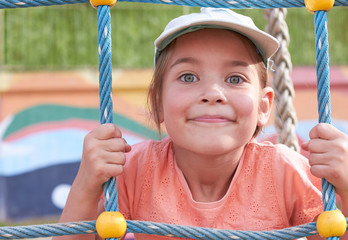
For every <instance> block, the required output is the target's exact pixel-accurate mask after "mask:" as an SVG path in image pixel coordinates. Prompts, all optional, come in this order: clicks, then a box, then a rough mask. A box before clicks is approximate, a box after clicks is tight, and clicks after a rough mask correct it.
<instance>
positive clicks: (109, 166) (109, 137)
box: [74, 123, 131, 198]
mask: <svg viewBox="0 0 348 240" xmlns="http://www.w3.org/2000/svg"><path fill="white" fill-rule="evenodd" d="M130 150H131V146H130V145H128V144H127V142H126V141H125V140H124V139H123V138H122V133H121V131H120V129H119V128H117V127H116V126H115V125H114V124H110V123H107V124H102V125H100V126H99V127H98V128H96V129H95V130H93V131H91V132H90V133H89V134H87V135H86V137H85V140H84V143H83V153H82V160H81V165H80V169H79V172H78V174H77V176H76V179H75V182H74V184H77V185H79V186H80V188H82V189H83V191H85V193H86V194H88V196H89V197H96V198H97V197H98V198H99V197H100V196H101V194H102V192H103V184H104V183H105V182H106V181H107V180H108V179H109V178H111V177H115V176H118V175H120V174H121V173H122V172H123V165H124V164H125V162H126V156H125V153H126V152H129V151H130ZM82 189H81V190H82Z"/></svg>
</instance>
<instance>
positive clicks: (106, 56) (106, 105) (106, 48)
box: [97, 6, 118, 211]
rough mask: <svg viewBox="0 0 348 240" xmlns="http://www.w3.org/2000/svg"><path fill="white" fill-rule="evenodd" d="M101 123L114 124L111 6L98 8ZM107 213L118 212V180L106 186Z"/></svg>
mask: <svg viewBox="0 0 348 240" xmlns="http://www.w3.org/2000/svg"><path fill="white" fill-rule="evenodd" d="M97 18H98V53H99V98H100V123H101V124H104V123H112V122H113V105H112V64H111V24H110V21H111V15H110V6H99V7H98V15H97ZM104 198H105V210H106V211H118V202H117V188H116V178H115V177H113V178H110V179H109V180H108V181H107V182H106V183H105V184H104Z"/></svg>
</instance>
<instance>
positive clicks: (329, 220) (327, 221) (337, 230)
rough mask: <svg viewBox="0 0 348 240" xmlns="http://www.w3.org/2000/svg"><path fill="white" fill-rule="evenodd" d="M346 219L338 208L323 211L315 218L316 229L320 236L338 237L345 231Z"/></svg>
mask: <svg viewBox="0 0 348 240" xmlns="http://www.w3.org/2000/svg"><path fill="white" fill-rule="evenodd" d="M346 229H347V221H346V218H345V217H344V215H343V214H342V212H341V211H340V210H338V209H337V210H332V211H324V212H322V213H320V215H319V217H318V220H317V230H318V233H319V235H320V236H321V237H324V238H328V237H340V236H343V234H344V233H345V232H346Z"/></svg>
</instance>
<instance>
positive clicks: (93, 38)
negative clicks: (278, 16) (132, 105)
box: [0, 2, 348, 70]
mask: <svg viewBox="0 0 348 240" xmlns="http://www.w3.org/2000/svg"><path fill="white" fill-rule="evenodd" d="M187 10H188V11H190V12H192V11H198V10H199V8H183V7H181V6H167V5H158V4H144V3H125V2H120V3H117V4H116V6H115V7H113V8H112V10H111V15H112V18H111V20H112V22H111V26H112V54H113V57H112V62H113V67H117V68H142V67H151V66H152V64H153V51H154V50H153V41H154V39H155V38H156V37H157V36H158V35H159V34H160V33H161V30H162V29H163V28H164V26H165V25H166V23H167V22H168V21H169V20H170V19H172V18H174V17H176V16H179V15H181V14H182V13H183V12H184V11H187ZM3 11H4V12H3V14H2V15H0V17H2V18H3V22H4V23H3V25H4V26H3V28H4V30H3V32H4V34H3V35H4V36H3V38H4V39H2V41H0V43H3V47H2V48H1V47H0V49H3V50H2V51H3V52H4V53H3V55H4V56H2V57H1V58H0V61H1V59H3V60H2V61H3V62H2V63H0V65H3V66H4V67H5V68H9V69H15V70H16V69H17V70H27V69H69V68H83V67H92V68H97V67H98V66H97V65H98V55H97V19H96V18H97V17H96V15H97V13H96V10H95V9H94V8H92V7H91V6H90V4H88V3H87V4H75V5H64V6H52V7H37V8H25V9H6V10H3ZM238 12H241V13H244V14H247V15H250V16H252V18H253V19H254V21H255V22H256V24H257V25H258V27H260V28H261V29H264V28H265V25H266V20H265V18H264V14H263V10H254V9H252V10H238ZM328 16H329V41H330V63H331V64H333V65H343V64H348V57H347V56H346V54H344V53H346V52H348V44H347V40H348V31H347V30H348V29H347V28H348V25H347V24H345V23H346V22H347V21H348V11H347V9H346V8H344V7H335V8H334V9H333V10H331V11H330V12H329V14H328ZM313 19H314V17H313V15H312V14H310V13H308V12H307V10H306V9H304V8H301V9H298V8H296V9H288V15H287V22H288V27H289V31H290V36H291V42H290V46H289V51H290V53H291V56H292V61H293V64H294V65H314V64H315V46H314V27H313ZM0 21H1V20H0ZM0 36H2V35H1V34H0ZM0 54H1V51H0Z"/></svg>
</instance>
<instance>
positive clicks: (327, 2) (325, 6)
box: [304, 0, 335, 13]
mask: <svg viewBox="0 0 348 240" xmlns="http://www.w3.org/2000/svg"><path fill="white" fill-rule="evenodd" d="M304 2H305V5H306V8H307V10H308V11H309V12H310V13H314V12H315V11H329V10H330V9H331V8H332V7H333V5H334V3H335V0H305V1H304Z"/></svg>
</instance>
